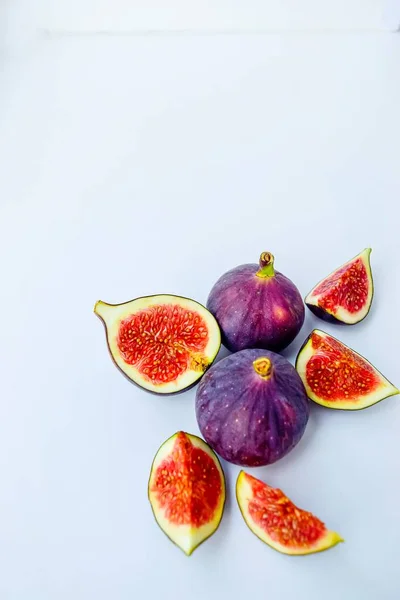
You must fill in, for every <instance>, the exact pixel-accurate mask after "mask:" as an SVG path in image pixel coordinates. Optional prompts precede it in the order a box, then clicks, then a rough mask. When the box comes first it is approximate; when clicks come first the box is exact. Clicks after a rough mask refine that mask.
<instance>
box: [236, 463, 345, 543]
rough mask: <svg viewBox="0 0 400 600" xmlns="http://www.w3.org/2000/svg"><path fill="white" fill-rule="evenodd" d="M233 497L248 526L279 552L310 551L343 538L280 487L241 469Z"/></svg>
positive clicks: (340, 540) (341, 540)
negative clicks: (286, 494) (234, 496)
mask: <svg viewBox="0 0 400 600" xmlns="http://www.w3.org/2000/svg"><path fill="white" fill-rule="evenodd" d="M236 498H237V501H238V504H239V508H240V511H241V513H242V516H243V518H244V520H245V521H246V524H247V526H248V527H249V529H251V531H252V532H253V533H254V534H255V535H256V536H257V537H259V538H260V540H262V541H263V542H265V543H266V544H268V546H271V548H274V550H277V551H278V552H282V553H283V554H290V555H301V554H313V553H314V552H321V551H322V550H327V549H328V548H332V546H336V544H338V543H339V542H343V541H344V540H343V539H342V538H341V536H340V535H339V534H338V533H336V532H334V531H329V529H327V528H326V527H325V525H324V523H322V521H320V520H319V519H317V517H315V516H314V515H313V514H312V513H310V512H308V511H306V510H302V509H301V508H298V507H297V506H296V505H295V504H293V502H292V501H291V500H289V498H288V497H287V496H285V494H284V493H283V492H282V491H281V490H279V489H276V488H273V487H270V486H269V485H267V484H266V483H264V482H263V481H260V480H259V479H256V478H255V477H252V476H251V475H249V474H248V473H245V472H244V471H240V473H239V476H238V478H237V482H236Z"/></svg>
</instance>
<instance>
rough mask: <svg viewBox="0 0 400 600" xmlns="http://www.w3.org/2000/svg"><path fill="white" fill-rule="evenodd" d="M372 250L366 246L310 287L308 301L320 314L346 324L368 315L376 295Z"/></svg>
mask: <svg viewBox="0 0 400 600" xmlns="http://www.w3.org/2000/svg"><path fill="white" fill-rule="evenodd" d="M370 254H371V248H366V249H365V250H363V251H362V252H360V254H358V255H357V256H356V257H355V258H352V259H351V260H349V261H348V262H347V263H345V264H344V265H342V266H341V267H339V268H338V269H336V271H333V273H331V274H330V275H328V277H325V279H323V280H322V281H320V282H319V283H318V284H317V285H316V286H315V287H314V288H313V289H312V290H311V292H310V293H309V294H308V295H307V297H306V299H305V303H306V305H307V306H308V308H309V309H310V310H311V311H312V312H313V313H314V314H315V315H316V316H317V317H320V318H321V319H323V320H324V321H331V322H332V323H341V324H344V325H355V323H359V322H360V321H362V320H363V319H365V317H366V316H367V314H368V313H369V310H370V308H371V303H372V298H373V295H374V286H373V281H372V272H371V264H370Z"/></svg>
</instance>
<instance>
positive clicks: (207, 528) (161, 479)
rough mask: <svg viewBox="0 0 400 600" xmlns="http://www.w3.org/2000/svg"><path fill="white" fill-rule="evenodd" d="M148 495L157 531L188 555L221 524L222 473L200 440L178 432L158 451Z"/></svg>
mask: <svg viewBox="0 0 400 600" xmlns="http://www.w3.org/2000/svg"><path fill="white" fill-rule="evenodd" d="M148 493H149V500H150V504H151V507H152V509H153V513H154V517H155V519H156V521H157V523H158V524H159V526H160V527H161V529H162V530H163V531H164V533H165V534H166V535H167V536H168V537H169V538H170V539H171V540H172V541H173V542H174V543H175V544H176V545H177V546H179V548H181V550H183V551H184V552H185V553H186V554H187V555H190V554H191V553H192V552H193V550H195V549H196V548H197V546H199V545H200V544H201V543H202V542H204V540H206V539H207V538H209V537H210V536H211V535H212V534H213V533H214V532H215V531H216V529H217V528H218V526H219V524H220V522H221V519H222V514H223V511H224V505H225V478H224V473H223V471H222V467H221V465H220V463H219V460H218V458H217V457H216V455H215V454H214V452H213V451H212V450H211V448H210V447H209V446H208V445H207V444H206V443H205V442H204V441H203V440H202V439H200V438H199V437H197V436H195V435H191V434H189V433H185V432H183V431H179V432H178V433H175V434H174V435H173V436H172V437H170V438H169V439H168V440H167V441H166V442H164V444H163V445H162V446H161V447H160V449H159V450H158V452H157V454H156V456H155V458H154V461H153V465H152V467H151V473H150V479H149V489H148Z"/></svg>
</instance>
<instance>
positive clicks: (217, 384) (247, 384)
mask: <svg viewBox="0 0 400 600" xmlns="http://www.w3.org/2000/svg"><path fill="white" fill-rule="evenodd" d="M258 359H265V361H264V363H265V364H267V365H269V372H268V373H267V375H266V376H262V375H260V373H259V372H257V370H256V366H255V365H257V364H258V363H261V365H263V361H262V360H261V361H260V360H258ZM254 361H256V363H254ZM309 412H310V401H309V399H308V398H307V394H306V391H305V388H304V385H303V382H302V381H301V379H300V377H299V375H298V374H297V372H296V370H295V368H294V367H293V366H292V365H291V364H290V363H289V361H288V360H286V358H284V357H283V356H280V355H279V354H275V353H274V352H269V351H268V350H261V349H248V350H242V351H240V352H238V353H236V354H231V355H230V356H228V357H227V358H224V359H222V360H221V361H220V362H218V363H217V364H215V365H214V366H212V367H211V368H210V369H209V370H208V371H207V373H206V374H205V375H204V377H203V378H202V380H201V381H200V384H199V386H198V388H197V393H196V416H197V422H198V425H199V428H200V431H201V434H202V436H203V437H204V439H205V440H206V442H207V443H208V444H209V445H210V446H211V447H212V448H213V449H214V450H215V451H216V452H217V453H218V454H219V455H220V456H222V458H224V459H225V460H227V461H229V462H232V463H234V464H237V465H241V466H246V467H256V466H263V465H270V464H272V463H274V462H276V461H277V460H279V459H280V458H282V457H283V456H285V455H286V454H287V453H288V452H290V450H292V449H293V448H294V447H295V446H296V444H297V443H298V442H299V441H300V439H301V437H302V436H303V433H304V430H305V428H306V425H307V422H308V417H309Z"/></svg>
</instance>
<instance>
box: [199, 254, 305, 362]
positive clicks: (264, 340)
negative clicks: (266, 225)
mask: <svg viewBox="0 0 400 600" xmlns="http://www.w3.org/2000/svg"><path fill="white" fill-rule="evenodd" d="M207 308H208V309H209V310H210V311H211V312H212V314H213V315H214V316H215V318H216V319H217V321H218V323H219V326H220V328H221V332H222V343H223V344H224V346H226V347H227V348H228V349H229V350H231V351H232V352H237V351H238V350H243V349H245V348H266V349H268V350H273V351H274V352H279V351H280V350H283V348H286V346H288V345H289V344H290V343H291V342H292V341H293V340H294V338H295V337H296V335H297V334H298V333H299V331H300V329H301V327H302V325H303V322H304V312H305V311H304V304H303V300H302V297H301V295H300V292H299V290H298V289H297V287H296V286H295V285H294V284H293V283H292V282H291V281H290V279H288V278H287V277H285V276H284V275H282V273H279V272H278V271H275V269H274V257H273V256H272V254H270V253H269V252H263V253H262V254H261V257H260V262H259V265H257V264H246V265H241V266H239V267H236V268H235V269H232V270H231V271H228V272H227V273H225V275H222V277H220V279H218V281H217V283H216V284H215V285H214V287H213V288H212V290H211V292H210V295H209V297H208V300H207Z"/></svg>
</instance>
